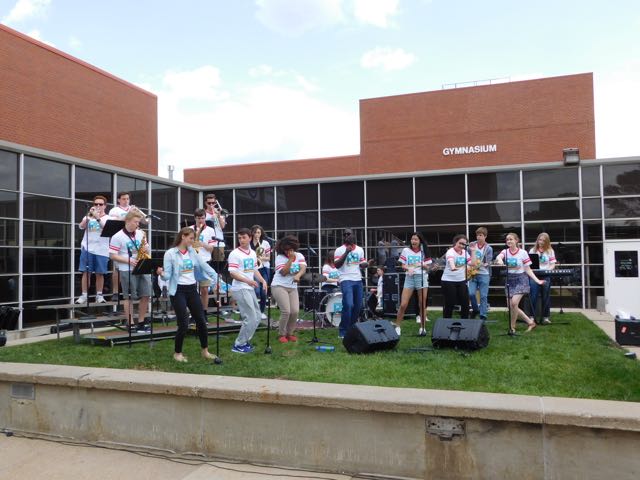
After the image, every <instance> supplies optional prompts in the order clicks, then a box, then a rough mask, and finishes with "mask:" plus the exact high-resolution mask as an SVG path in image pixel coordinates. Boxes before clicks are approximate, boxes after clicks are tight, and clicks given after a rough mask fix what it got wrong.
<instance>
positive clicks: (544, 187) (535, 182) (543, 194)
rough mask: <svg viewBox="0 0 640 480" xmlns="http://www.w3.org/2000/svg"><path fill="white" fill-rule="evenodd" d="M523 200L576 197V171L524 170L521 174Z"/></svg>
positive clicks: (558, 169)
mask: <svg viewBox="0 0 640 480" xmlns="http://www.w3.org/2000/svg"><path fill="white" fill-rule="evenodd" d="M522 186H523V194H524V198H562V197H577V196H578V169H577V168H557V169H554V170H525V171H524V172H522Z"/></svg>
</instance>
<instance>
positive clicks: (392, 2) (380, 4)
mask: <svg viewBox="0 0 640 480" xmlns="http://www.w3.org/2000/svg"><path fill="white" fill-rule="evenodd" d="M398 3H399V0H353V13H354V15H355V17H356V19H357V20H358V21H359V22H360V23H365V24H369V25H374V26H376V27H380V28H387V27H389V26H391V24H392V17H393V16H395V15H396V14H397V13H398Z"/></svg>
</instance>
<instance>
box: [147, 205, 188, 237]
mask: <svg viewBox="0 0 640 480" xmlns="http://www.w3.org/2000/svg"><path fill="white" fill-rule="evenodd" d="M152 213H153V214H154V215H155V216H156V217H158V218H153V219H152V220H151V222H152V225H153V229H154V230H165V231H170V232H176V231H178V215H177V214H175V213H167V212H159V211H158V210H154V211H153V212H152ZM183 226H184V225H183Z"/></svg>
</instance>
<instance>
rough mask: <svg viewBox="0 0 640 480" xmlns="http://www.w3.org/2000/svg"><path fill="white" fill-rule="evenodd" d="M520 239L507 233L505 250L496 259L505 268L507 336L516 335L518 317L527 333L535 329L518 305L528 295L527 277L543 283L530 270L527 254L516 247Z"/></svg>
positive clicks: (531, 321) (529, 260) (534, 323)
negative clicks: (507, 316)
mask: <svg viewBox="0 0 640 480" xmlns="http://www.w3.org/2000/svg"><path fill="white" fill-rule="evenodd" d="M519 241H520V237H518V235H517V234H515V233H507V238H506V244H507V248H505V249H504V250H502V251H501V252H500V253H499V254H498V256H497V257H496V263H497V264H498V265H506V266H507V287H506V288H507V291H506V294H507V297H508V299H509V300H508V302H509V312H510V324H509V335H514V334H515V333H516V320H517V319H518V317H520V318H521V319H522V320H524V321H525V322H526V323H527V332H530V331H531V330H533V329H534V328H536V322H534V321H533V320H532V319H531V318H529V317H527V315H526V314H525V313H524V312H523V311H522V310H521V309H520V307H519V304H520V300H522V297H523V296H524V295H525V294H526V293H529V280H528V279H527V276H528V277H529V278H530V279H531V280H533V281H534V282H536V283H537V284H538V285H542V284H543V283H544V282H543V281H542V280H540V279H538V277H536V274H535V273H533V271H532V270H531V259H530V258H529V254H528V253H527V252H526V251H524V250H522V249H521V248H519V247H518V242H519Z"/></svg>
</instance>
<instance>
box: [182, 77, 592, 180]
mask: <svg viewBox="0 0 640 480" xmlns="http://www.w3.org/2000/svg"><path fill="white" fill-rule="evenodd" d="M360 139H361V140H360V155H359V156H357V155H355V156H352V157H333V158H326V159H314V160H295V161H285V162H273V163H262V164H260V165H259V167H258V166H256V165H255V164H253V165H238V166H225V167H209V168H199V169H186V170H185V172H184V175H185V181H187V182H193V183H201V184H206V185H221V184H234V183H239V182H242V183H246V182H247V179H250V181H251V182H273V181H281V180H298V179H306V178H324V177H340V176H348V175H370V174H384V173H395V172H413V171H428V170H439V169H450V168H464V167H481V166H491V165H495V166H497V165H513V164H526V163H535V162H552V161H560V160H562V149H563V148H567V147H578V148H579V149H580V157H581V158H583V159H593V158H596V149H595V123H594V109H593V75H592V74H591V73H587V74H580V75H569V76H564V77H554V78H545V79H539V80H528V81H523V82H511V83H505V84H498V85H488V86H481V87H470V88H459V89H453V90H438V91H433V92H426V93H415V94H409V95H398V96H393V97H384V98H375V99H369V100H362V101H361V102H360ZM487 144H488V145H493V144H495V145H496V146H497V151H496V152H491V153H478V154H467V155H449V156H446V155H444V154H443V149H444V148H445V147H460V146H473V145H487Z"/></svg>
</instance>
